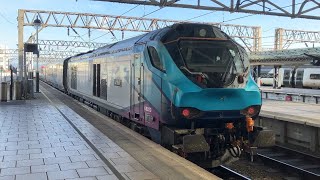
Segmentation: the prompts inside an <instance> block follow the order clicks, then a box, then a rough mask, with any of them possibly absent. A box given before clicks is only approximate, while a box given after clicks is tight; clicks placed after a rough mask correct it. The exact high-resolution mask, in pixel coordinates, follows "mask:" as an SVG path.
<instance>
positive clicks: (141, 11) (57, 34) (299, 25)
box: [0, 0, 320, 49]
mask: <svg viewBox="0 0 320 180" xmlns="http://www.w3.org/2000/svg"><path fill="white" fill-rule="evenodd" d="M0 1H1V6H0V25H1V26H0V27H1V28H0V45H5V46H7V47H8V48H12V49H14V48H17V42H18V31H17V15H18V9H29V10H50V11H67V12H82V13H97V14H107V15H123V16H134V17H142V16H144V15H146V14H149V13H150V12H153V11H155V10H157V9H159V7H155V6H145V5H131V4H119V3H110V2H100V1H90V0H77V1H76V0H10V1H8V0H0ZM188 1H191V0H188ZM192 1H195V2H196V1H197V0H192ZM201 1H202V2H204V3H209V0H207V1H206V0H201ZM224 1H228V2H229V0H224ZM277 1H278V0H274V2H277ZM301 1H302V0H296V2H297V3H299V2H301ZM180 2H186V0H181V1H180ZM290 3H291V0H282V1H281V3H280V5H281V7H284V6H288V5H290ZM130 9H131V10H130ZM129 10H130V11H129ZM128 11H129V12H128ZM208 13H209V14H208ZM319 13H320V11H319V10H317V11H314V12H313V13H310V14H319ZM203 14H207V15H204V16H201V15H203ZM198 16H201V17H198ZM246 16H248V14H243V13H229V12H220V11H216V12H212V11H205V10H195V9H183V8H170V7H165V8H161V9H160V10H158V11H156V12H154V13H151V14H150V15H147V16H145V17H146V18H159V19H171V20H188V19H192V21H199V22H212V23H213V22H218V23H221V22H226V23H228V24H239V25H249V26H261V27H262V37H263V38H262V40H263V41H262V45H263V48H273V43H274V38H273V36H274V32H275V29H276V28H286V29H297V30H310V31H320V23H319V20H309V19H291V18H287V17H277V16H267V15H252V16H249V17H246ZM196 17H198V18H196ZM76 31H77V33H78V34H79V35H81V37H79V36H77V35H76V34H75V33H74V32H73V31H71V30H70V34H69V36H68V34H67V29H66V28H52V27H48V28H45V29H44V30H43V31H42V32H40V33H39V39H49V40H74V41H89V37H88V30H87V29H76ZM32 32H35V29H34V27H25V28H24V40H27V38H28V37H29V36H30V35H31V33H32ZM104 34H106V35H104ZM115 34H116V37H117V38H116V39H115V38H114V37H113V36H112V35H111V33H107V32H106V31H104V30H93V31H92V32H91V37H90V40H92V39H96V40H95V42H103V43H112V42H115V41H117V40H119V38H121V32H115ZM138 34H141V33H136V32H135V33H134V32H125V35H124V36H125V38H129V37H132V36H135V35H138ZM102 35H104V36H102ZM100 36H102V37H100ZM97 37H100V38H97ZM316 46H318V44H316ZM292 47H305V45H304V44H295V45H293V46H292Z"/></svg>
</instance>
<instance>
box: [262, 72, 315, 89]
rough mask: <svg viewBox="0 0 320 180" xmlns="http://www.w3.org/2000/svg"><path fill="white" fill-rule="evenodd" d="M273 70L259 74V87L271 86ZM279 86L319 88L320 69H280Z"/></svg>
mask: <svg viewBox="0 0 320 180" xmlns="http://www.w3.org/2000/svg"><path fill="white" fill-rule="evenodd" d="M273 73H274V69H271V70H264V71H262V73H261V81H260V83H261V85H263V86H266V85H267V86H268V85H269V86H272V85H273ZM278 76H279V78H278V79H279V86H283V87H293V88H312V89H318V88H320V68H298V69H293V68H280V69H279V74H278Z"/></svg>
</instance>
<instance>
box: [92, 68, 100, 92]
mask: <svg viewBox="0 0 320 180" xmlns="http://www.w3.org/2000/svg"><path fill="white" fill-rule="evenodd" d="M92 94H93V95H94V96H97V97H100V64H93V89H92Z"/></svg>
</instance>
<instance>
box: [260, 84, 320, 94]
mask: <svg viewBox="0 0 320 180" xmlns="http://www.w3.org/2000/svg"><path fill="white" fill-rule="evenodd" d="M260 89H261V90H262V91H272V92H278V93H297V94H305V95H319V96H320V89H302V88H287V87H282V88H281V89H273V88H272V86H261V87H260Z"/></svg>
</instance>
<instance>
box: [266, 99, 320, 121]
mask: <svg viewBox="0 0 320 180" xmlns="http://www.w3.org/2000/svg"><path fill="white" fill-rule="evenodd" d="M260 116H262V117H268V118H273V119H278V120H283V121H289V122H294V123H298V124H306V125H310V126H314V127H320V106H319V105H312V104H304V103H296V102H290V101H274V100H266V99H264V100H263V104H262V109H261V112H260Z"/></svg>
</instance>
